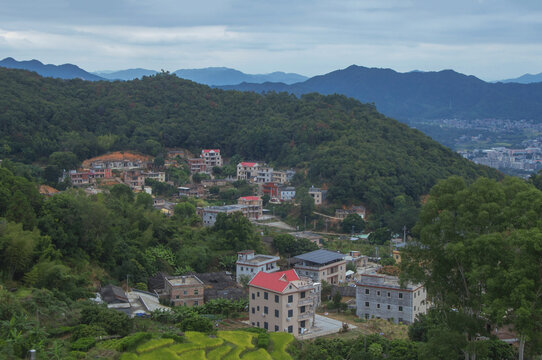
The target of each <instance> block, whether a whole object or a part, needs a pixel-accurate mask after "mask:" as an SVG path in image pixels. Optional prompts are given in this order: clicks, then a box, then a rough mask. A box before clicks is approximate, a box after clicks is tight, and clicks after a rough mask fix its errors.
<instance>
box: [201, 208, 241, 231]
mask: <svg viewBox="0 0 542 360" xmlns="http://www.w3.org/2000/svg"><path fill="white" fill-rule="evenodd" d="M247 211H248V209H247V207H246V206H244V205H225V206H207V207H204V208H203V209H202V210H201V218H202V220H203V226H213V225H214V224H215V222H216V218H217V216H218V214H220V213H222V214H233V213H235V212H241V213H243V215H244V216H246V213H247Z"/></svg>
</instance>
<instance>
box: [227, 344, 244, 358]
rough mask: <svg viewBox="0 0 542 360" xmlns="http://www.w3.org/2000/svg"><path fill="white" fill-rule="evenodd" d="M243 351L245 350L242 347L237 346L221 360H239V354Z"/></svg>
mask: <svg viewBox="0 0 542 360" xmlns="http://www.w3.org/2000/svg"><path fill="white" fill-rule="evenodd" d="M245 350H246V348H244V347H242V346H238V347H236V348H234V349H233V350H232V351H230V353H229V354H228V355H227V356H226V357H224V358H223V360H239V359H241V358H240V355H241V353H242V352H243V351H245Z"/></svg>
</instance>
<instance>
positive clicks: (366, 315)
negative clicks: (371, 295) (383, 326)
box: [252, 314, 369, 325]
mask: <svg viewBox="0 0 542 360" xmlns="http://www.w3.org/2000/svg"><path fill="white" fill-rule="evenodd" d="M365 320H369V314H365ZM252 325H254V323H252Z"/></svg>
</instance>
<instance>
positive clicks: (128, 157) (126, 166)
mask: <svg viewBox="0 0 542 360" xmlns="http://www.w3.org/2000/svg"><path fill="white" fill-rule="evenodd" d="M152 160H153V158H152V156H147V155H139V154H135V153H130V152H121V151H117V152H113V153H110V154H105V155H102V156H98V157H94V158H92V159H88V160H85V161H83V164H82V166H83V168H86V169H117V170H130V169H143V168H146V167H147V166H148V165H149V164H151V163H152Z"/></svg>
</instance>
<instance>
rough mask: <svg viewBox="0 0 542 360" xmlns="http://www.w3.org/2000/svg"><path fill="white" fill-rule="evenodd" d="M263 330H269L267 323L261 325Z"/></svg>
mask: <svg viewBox="0 0 542 360" xmlns="http://www.w3.org/2000/svg"><path fill="white" fill-rule="evenodd" d="M263 328H264V329H265V330H267V329H269V324H268V323H267V321H264V323H263Z"/></svg>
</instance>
